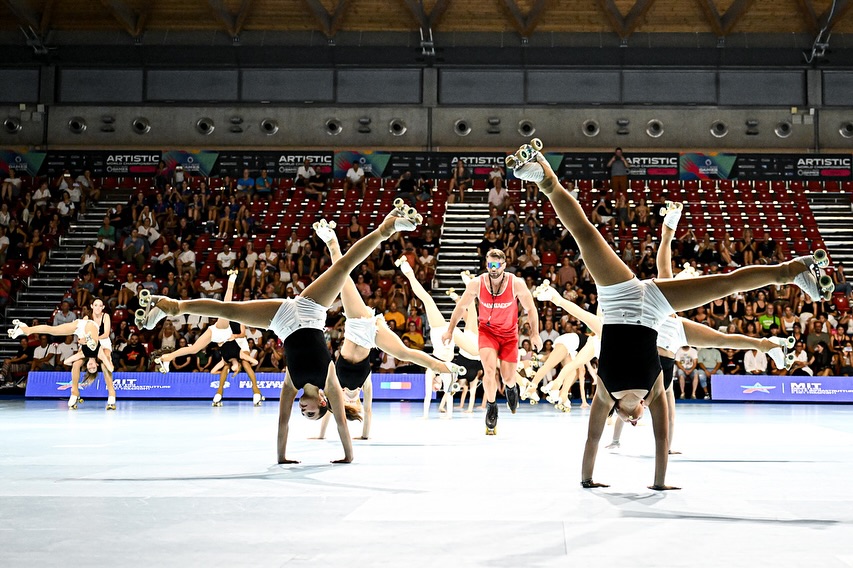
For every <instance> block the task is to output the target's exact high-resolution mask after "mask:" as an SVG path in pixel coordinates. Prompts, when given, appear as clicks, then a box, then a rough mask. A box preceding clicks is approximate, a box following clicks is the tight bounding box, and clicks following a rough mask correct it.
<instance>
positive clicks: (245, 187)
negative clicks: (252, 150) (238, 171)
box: [237, 168, 255, 199]
mask: <svg viewBox="0 0 853 568" xmlns="http://www.w3.org/2000/svg"><path fill="white" fill-rule="evenodd" d="M254 192H255V178H253V177H252V175H251V174H250V173H249V169H248V168H245V169H244V170H243V177H241V178H240V179H238V180H237V199H243V198H245V197H249V196H251V195H253V194H254Z"/></svg>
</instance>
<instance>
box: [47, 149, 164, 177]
mask: <svg viewBox="0 0 853 568" xmlns="http://www.w3.org/2000/svg"><path fill="white" fill-rule="evenodd" d="M160 157H161V152H160V151H159V150H122V151H116V152H107V151H103V150H91V151H89V150H86V151H78V150H50V151H48V152H47V157H46V158H45V163H44V167H43V168H42V171H40V172H39V173H40V174H41V175H48V176H58V175H61V174H62V172H63V171H65V170H70V171H71V174H72V175H74V176H77V175H79V174H81V173H82V172H83V170H87V169H89V170H92V175H93V176H96V177H100V176H134V177H152V176H154V174H155V173H156V171H157V165H158V164H159V163H160Z"/></svg>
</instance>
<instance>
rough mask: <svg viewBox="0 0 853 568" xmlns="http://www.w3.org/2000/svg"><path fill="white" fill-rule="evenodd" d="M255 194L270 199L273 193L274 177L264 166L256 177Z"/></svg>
mask: <svg viewBox="0 0 853 568" xmlns="http://www.w3.org/2000/svg"><path fill="white" fill-rule="evenodd" d="M255 195H256V196H258V197H261V198H262V199H264V200H269V198H270V196H271V195H272V178H271V177H270V176H269V174H268V173H267V170H266V168H263V169H262V170H261V173H260V175H258V177H256V178H255Z"/></svg>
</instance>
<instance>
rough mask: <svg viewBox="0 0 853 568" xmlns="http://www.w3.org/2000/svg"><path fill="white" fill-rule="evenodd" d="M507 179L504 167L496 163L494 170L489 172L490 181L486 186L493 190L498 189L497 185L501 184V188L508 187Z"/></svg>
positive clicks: (493, 165) (493, 166)
mask: <svg viewBox="0 0 853 568" xmlns="http://www.w3.org/2000/svg"><path fill="white" fill-rule="evenodd" d="M505 178H506V173H505V172H504V169H503V167H502V166H501V165H500V164H499V163H498V162H495V163H494V164H492V169H491V171H489V180H488V181H487V182H486V186H487V187H488V188H489V189H491V188H493V187H497V184H500V185H501V187H503V186H504V185H506V184H505V183H504V179H505Z"/></svg>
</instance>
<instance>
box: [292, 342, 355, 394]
mask: <svg viewBox="0 0 853 568" xmlns="http://www.w3.org/2000/svg"><path fill="white" fill-rule="evenodd" d="M284 356H285V361H286V365H287V374H288V376H289V377H290V382H291V383H293V386H295V387H296V388H297V389H301V388H303V387H304V386H305V385H307V384H312V385H314V386H315V387H317V388H321V389H322V388H325V387H326V375H327V374H328V373H329V363H331V362H332V355H331V354H330V353H329V348H328V347H327V346H326V337H325V336H324V335H323V332H322V331H320V330H319V329H314V328H311V327H303V328H300V329H297V330H296V331H294V332H293V333H291V334H290V335H289V336H288V337H287V339H285V340H284ZM362 382H363V381H362Z"/></svg>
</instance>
